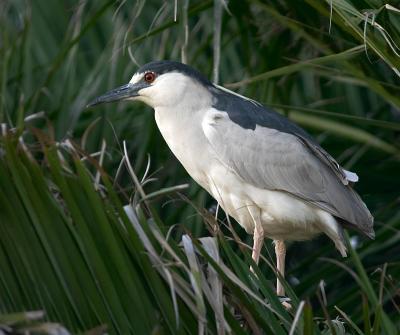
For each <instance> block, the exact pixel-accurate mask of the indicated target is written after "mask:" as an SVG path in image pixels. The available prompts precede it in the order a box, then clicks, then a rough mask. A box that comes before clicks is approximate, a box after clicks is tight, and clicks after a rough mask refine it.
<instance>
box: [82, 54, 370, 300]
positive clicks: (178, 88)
mask: <svg viewBox="0 0 400 335" xmlns="http://www.w3.org/2000/svg"><path fill="white" fill-rule="evenodd" d="M118 100H139V101H143V102H144V103H146V104H148V105H150V106H151V107H153V108H154V110H155V119H156V122H157V125H158V128H159V129H160V131H161V134H162V135H163V137H164V139H165V141H166V142H167V144H168V146H169V147H170V148H171V150H172V152H173V153H174V154H175V156H176V157H177V158H178V159H179V161H180V162H181V163H182V165H183V166H184V167H185V169H186V170H187V172H188V173H189V174H190V175H191V176H192V178H193V179H194V180H195V181H196V182H198V183H199V184H200V185H201V186H202V187H204V188H205V189H206V190H207V191H208V192H209V193H210V194H211V195H212V196H213V197H214V198H215V199H216V200H217V201H218V203H219V204H220V206H221V207H222V208H223V209H224V210H225V212H226V213H227V214H229V215H230V216H232V217H234V218H235V219H236V220H237V221H238V222H239V224H240V225H241V226H242V227H243V228H244V229H245V230H246V232H247V233H249V234H253V235H254V243H253V253H252V257H253V259H254V261H255V262H256V263H257V262H258V260H259V257H260V251H261V247H262V244H263V241H264V238H265V237H268V238H271V239H273V240H274V241H275V253H276V259H277V269H278V271H279V272H280V273H281V275H282V276H284V271H285V254H286V248H285V242H284V241H285V240H307V239H310V238H312V237H314V236H315V235H317V234H319V233H325V234H326V235H328V236H329V237H330V238H331V240H332V241H333V242H334V243H335V246H336V248H337V249H338V250H339V252H340V253H341V254H342V256H346V246H345V243H344V240H343V235H342V231H343V227H349V228H354V229H356V230H358V231H359V232H361V233H363V234H365V235H366V236H368V237H370V238H373V237H374V230H373V217H372V216H371V214H370V212H369V210H368V209H367V207H366V206H365V204H364V203H363V201H362V200H361V199H360V197H359V196H358V195H357V193H356V192H355V191H354V190H353V188H352V187H351V183H353V182H356V181H358V177H357V175H356V174H355V173H352V172H349V171H346V170H344V169H343V168H341V167H340V166H339V164H338V163H337V162H336V161H335V159H334V158H332V156H330V155H329V154H328V153H327V152H326V151H325V150H324V149H322V148H321V147H320V146H319V144H318V143H317V142H316V141H315V140H314V139H313V138H312V137H311V136H310V135H309V134H307V133H306V132H305V131H304V130H303V129H301V128H300V127H298V126H297V125H295V124H294V123H292V122H291V121H289V120H288V119H286V118H285V117H284V116H282V115H280V114H278V113H276V112H274V111H271V110H269V109H266V108H265V107H263V106H262V105H261V104H260V103H258V102H256V101H253V100H251V99H248V98H246V97H243V96H240V95H238V94H236V93H234V92H231V91H229V90H227V89H225V88H223V87H220V86H217V85H215V84H213V83H212V82H210V81H209V80H208V79H207V78H206V77H204V76H203V75H202V74H201V73H199V72H198V71H196V70H194V69H192V68H191V67H189V66H187V65H184V64H181V63H178V62H171V61H156V62H152V63H149V64H146V65H144V66H142V67H141V68H140V69H139V70H138V71H137V73H135V74H134V75H133V77H132V79H131V81H130V82H129V83H128V84H126V85H124V86H121V87H119V88H117V89H115V90H112V91H110V92H108V93H106V94H104V95H102V96H100V97H98V98H97V99H95V100H94V101H93V102H92V103H91V104H90V105H89V106H94V105H97V104H101V103H105V102H112V101H118ZM277 294H278V295H284V288H283V286H282V285H281V283H280V281H279V280H277Z"/></svg>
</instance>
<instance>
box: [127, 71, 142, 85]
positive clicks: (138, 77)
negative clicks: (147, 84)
mask: <svg viewBox="0 0 400 335" xmlns="http://www.w3.org/2000/svg"><path fill="white" fill-rule="evenodd" d="M142 78H143V73H135V74H134V75H133V77H132V79H131V80H130V81H129V84H136V83H137V82H139V81H140V80H142Z"/></svg>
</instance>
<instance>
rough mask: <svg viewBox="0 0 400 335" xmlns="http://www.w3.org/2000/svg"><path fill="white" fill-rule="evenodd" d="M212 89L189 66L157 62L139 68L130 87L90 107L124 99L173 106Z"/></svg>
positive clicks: (199, 74) (206, 81)
mask: <svg viewBox="0 0 400 335" xmlns="http://www.w3.org/2000/svg"><path fill="white" fill-rule="evenodd" d="M210 86H212V83H211V82H210V81H209V80H208V79H207V78H205V77H204V76H203V75H202V74H201V73H200V72H198V71H196V70H195V69H193V68H191V67H190V66H187V65H185V64H182V63H179V62H173V61H155V62H151V63H148V64H146V65H144V66H142V67H141V68H139V69H138V71H137V72H136V73H135V74H134V75H133V77H132V79H131V80H130V82H129V83H128V84H126V85H123V86H120V87H118V88H116V89H113V90H111V91H109V92H107V93H105V94H103V95H101V96H99V97H97V98H96V99H94V100H93V101H92V102H91V103H89V105H88V107H92V106H95V105H99V104H102V103H108V102H114V101H121V100H139V101H143V102H144V103H146V104H148V105H149V106H151V107H153V108H156V107H171V106H176V105H177V104H179V103H181V102H182V101H185V99H190V100H191V101H193V100H199V99H201V98H202V97H204V96H202V93H205V94H206V93H207V90H208V87H210Z"/></svg>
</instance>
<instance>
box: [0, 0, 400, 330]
mask: <svg viewBox="0 0 400 335" xmlns="http://www.w3.org/2000/svg"><path fill="white" fill-rule="evenodd" d="M176 4H177V6H176V7H175V2H174V1H168V2H161V1H149V0H148V1H146V0H140V1H136V2H129V1H122V2H115V1H89V0H84V1H79V2H78V1H73V0H65V1H46V0H35V1H26V0H24V1H23V0H13V1H9V0H6V1H3V2H2V4H1V6H0V123H1V127H0V131H1V134H0V138H1V139H0V268H1V271H0V333H1V332H4V333H6V334H8V333H13V332H17V331H20V332H21V331H27V332H28V331H29V332H31V333H35V332H36V333H40V332H41V333H46V332H47V333H50V332H51V331H58V332H59V333H62V331H64V332H67V330H66V329H68V330H69V331H70V332H71V333H83V332H88V334H101V333H104V332H105V331H106V330H105V329H108V330H107V331H108V332H109V333H110V334H130V333H132V334H150V333H152V334H159V333H160V334H161V333H163V334H164V333H165V334H167V333H179V334H180V333H205V332H209V333H218V334H224V333H234V334H236V333H238V334H241V333H243V334H244V333H254V334H262V333H265V334H288V333H290V334H311V333H314V334H396V333H398V332H399V331H400V305H399V304H400V298H399V281H400V266H399V264H400V256H399V255H400V243H399V242H400V232H399V229H400V210H399V208H400V207H399V189H400V178H399V171H400V163H399V157H400V155H399V153H400V143H399V131H400V123H399V120H400V98H399V93H398V92H399V88H400V73H399V69H400V57H399V55H400V50H399V46H400V11H399V8H400V7H399V4H398V3H397V4H396V3H394V2H393V3H391V4H387V3H385V2H381V1H375V0H360V1H358V0H351V1H350V0H327V1H320V0H306V1H295V0H293V1H290V0H279V1H274V0H273V1H265V2H263V1H257V0H251V1H250V0H249V1H231V2H229V3H226V2H224V1H222V0H221V1H218V0H216V1H194V0H193V1H190V2H189V1H188V0H182V1H178V2H176ZM219 27H220V30H219ZM161 59H171V60H177V61H180V60H186V61H187V63H188V64H190V65H192V66H193V67H194V68H196V69H198V70H199V71H200V72H202V73H203V74H204V75H206V76H207V77H208V78H210V79H211V78H220V80H219V81H220V82H219V84H220V85H222V86H225V87H228V88H229V89H232V90H234V91H236V92H238V93H240V94H243V95H246V96H248V97H250V98H252V99H255V100H257V101H260V102H262V103H263V104H264V105H266V106H268V107H269V108H272V109H274V110H276V111H278V112H279V113H282V114H284V115H286V116H287V117H289V118H290V119H291V120H293V121H294V122H296V123H297V124H299V125H300V126H302V127H303V128H305V129H306V130H307V131H308V132H309V133H310V134H312V135H314V136H315V138H316V140H317V141H318V142H319V143H320V144H321V145H322V146H323V148H324V149H326V150H327V151H328V152H329V153H330V154H331V155H332V156H333V157H335V158H336V159H337V161H338V162H339V163H340V164H341V165H342V166H343V167H344V168H345V169H347V170H351V171H355V172H356V173H357V174H358V176H359V177H360V182H359V183H357V184H356V185H355V188H356V190H357V192H358V193H359V194H360V195H361V196H362V198H363V200H364V201H365V202H366V204H367V205H368V207H369V208H370V210H371V212H372V214H373V215H374V217H375V231H376V238H375V240H374V241H369V240H367V239H364V238H363V237H361V236H359V235H357V233H355V232H349V235H348V242H349V244H350V245H351V246H352V247H351V249H350V251H351V252H350V256H349V257H348V258H347V259H342V258H340V255H339V254H338V253H337V252H336V251H335V249H334V246H333V244H332V243H331V242H330V241H328V239H327V238H326V237H322V236H321V237H320V238H318V239H315V240H313V241H310V242H301V243H300V242H299V243H292V244H290V245H289V249H288V256H287V271H288V275H287V283H286V289H287V291H288V295H289V297H290V298H291V299H292V304H293V309H292V310H291V311H286V310H285V309H284V308H283V307H282V306H281V303H280V302H279V300H278V299H277V297H276V296H275V294H274V281H275V279H274V278H275V273H274V257H273V247H272V245H271V243H270V242H267V243H266V245H265V248H264V250H263V256H264V258H263V260H262V261H261V263H260V266H259V267H256V271H255V272H256V276H255V275H253V274H252V273H250V272H249V264H251V262H252V261H251V252H250V249H249V245H251V237H250V236H248V235H246V233H245V232H244V231H243V230H242V229H241V228H240V227H239V226H238V224H236V223H235V222H234V221H233V220H228V219H227V218H226V217H225V215H224V213H222V212H221V211H219V213H218V220H215V218H214V216H215V211H216V204H215V202H214V200H213V199H212V198H211V197H210V196H209V195H207V194H206V193H205V192H204V191H203V190H201V189H200V187H199V186H198V185H196V184H194V182H193V181H191V180H190V178H189V176H188V175H187V174H186V172H185V171H184V169H183V167H181V166H180V165H179V163H178V162H177V160H176V159H175V158H174V157H173V156H172V154H171V152H170V151H169V149H168V148H167V146H166V144H165V143H164V142H163V139H162V137H161V135H160V134H159V132H158V130H157V128H156V125H155V122H154V120H153V115H152V113H151V111H150V109H149V108H148V107H145V106H144V105H142V104H139V103H136V104H135V103H131V102H124V103H120V104H115V105H105V106H102V107H99V108H98V109H96V110H88V109H85V106H86V105H87V103H88V102H89V101H91V100H92V99H93V98H94V97H96V96H98V95H100V94H102V93H104V92H106V91H108V90H109V89H112V88H114V87H117V86H120V85H123V84H126V83H127V82H128V81H129V80H130V78H131V76H132V74H133V73H134V72H135V71H136V70H137V69H138V68H139V67H140V66H141V65H143V64H145V63H147V62H149V61H152V60H161ZM150 158H151V159H150ZM150 162H151V164H150ZM186 184H188V185H186ZM253 266H255V265H254V264H253ZM27 311H36V312H31V314H29V313H28V314H14V313H20V312H27ZM49 322H51V323H49ZM54 323H57V324H54ZM58 324H62V325H63V327H65V328H63V327H61V326H59V325H58ZM54 329H56V330H54Z"/></svg>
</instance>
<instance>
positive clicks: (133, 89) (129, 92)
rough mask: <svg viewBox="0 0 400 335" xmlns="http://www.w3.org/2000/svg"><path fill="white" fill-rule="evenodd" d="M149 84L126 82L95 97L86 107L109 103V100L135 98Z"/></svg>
mask: <svg viewBox="0 0 400 335" xmlns="http://www.w3.org/2000/svg"><path fill="white" fill-rule="evenodd" d="M147 86H148V85H147V84H146V83H142V82H139V83H136V84H131V83H129V84H126V85H123V86H120V87H117V88H115V89H113V90H111V91H109V92H107V93H105V94H103V95H101V96H99V97H97V98H96V99H94V100H93V101H92V102H90V103H89V104H88V105H87V106H86V107H87V108H89V107H93V106H96V105H100V104H103V103H108V102H113V101H121V100H126V99H129V98H134V97H137V96H139V91H140V90H141V89H142V88H145V87H147Z"/></svg>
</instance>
